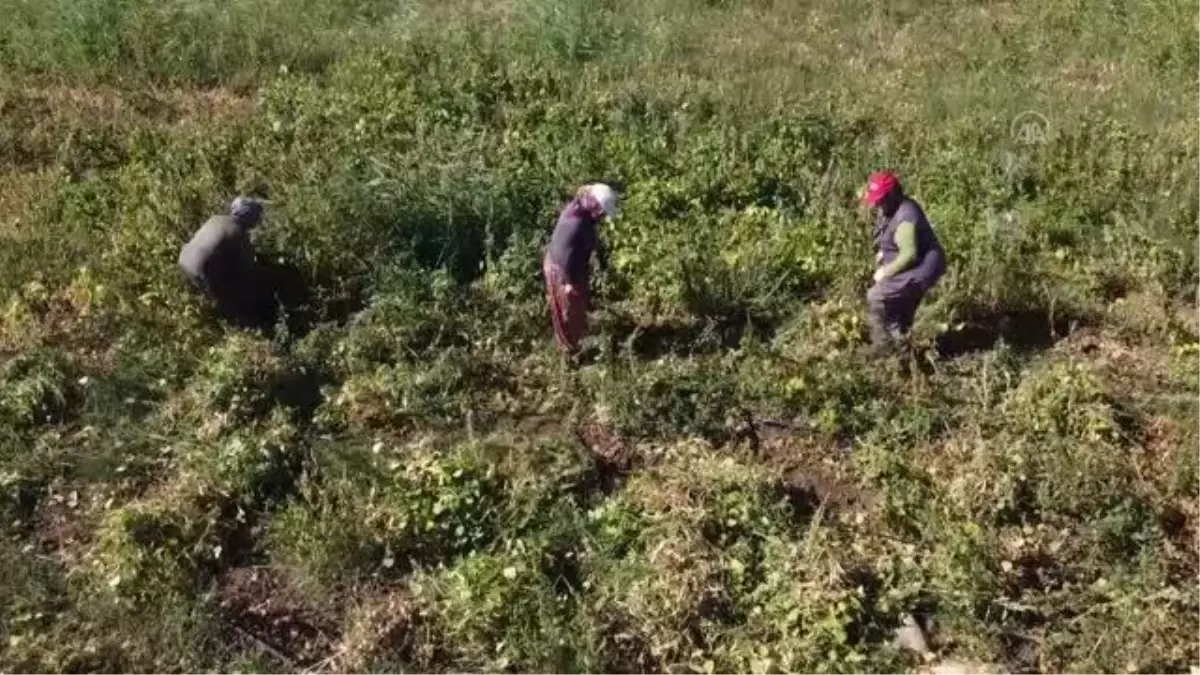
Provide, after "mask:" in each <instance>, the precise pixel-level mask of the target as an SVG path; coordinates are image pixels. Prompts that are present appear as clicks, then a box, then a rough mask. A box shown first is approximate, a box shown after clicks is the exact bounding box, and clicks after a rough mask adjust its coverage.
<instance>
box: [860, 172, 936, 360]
mask: <svg viewBox="0 0 1200 675" xmlns="http://www.w3.org/2000/svg"><path fill="white" fill-rule="evenodd" d="M863 202H865V203H866V204H867V206H870V207H872V208H874V209H875V211H876V220H875V233H874V239H875V241H874V246H875V283H874V285H872V286H871V289H870V290H869V291H867V306H868V311H869V315H868V321H869V324H870V330H871V344H872V348H873V350H874V351H876V352H883V351H886V350H888V349H890V348H892V347H894V346H896V343H897V342H898V341H899V340H902V339H904V338H906V337H907V335H908V332H909V330H910V329H911V328H912V324H913V318H914V316H915V315H916V313H917V306H918V305H919V304H921V299H922V298H923V297H924V296H925V293H926V292H928V291H929V289H930V288H933V286H934V285H935V284H936V283H937V282H938V280H940V279H941V277H942V274H944V273H945V271H946V254H945V251H944V250H943V249H942V245H941V243H940V242H939V241H938V238H937V235H935V234H934V232H933V227H932V226H930V224H929V220H928V219H927V218H926V217H925V212H924V211H923V210H922V209H921V206H920V205H919V204H917V202H916V201H914V200H913V199H912V198H910V197H908V196H907V195H905V194H904V190H903V188H902V187H901V186H900V181H899V180H898V179H897V178H896V175H895V174H894V173H892V172H890V171H881V172H876V173H873V174H871V176H870V177H869V178H868V181H867V188H866V192H865V194H864V195H863Z"/></svg>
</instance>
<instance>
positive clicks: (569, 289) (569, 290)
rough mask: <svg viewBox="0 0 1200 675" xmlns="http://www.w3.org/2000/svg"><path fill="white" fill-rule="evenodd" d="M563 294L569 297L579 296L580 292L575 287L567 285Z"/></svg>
mask: <svg viewBox="0 0 1200 675" xmlns="http://www.w3.org/2000/svg"><path fill="white" fill-rule="evenodd" d="M563 293H566V294H567V295H578V294H579V291H578V290H577V289H576V288H575V286H573V285H571V284H566V285H564V286H563Z"/></svg>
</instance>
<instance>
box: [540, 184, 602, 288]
mask: <svg viewBox="0 0 1200 675" xmlns="http://www.w3.org/2000/svg"><path fill="white" fill-rule="evenodd" d="M593 253H595V254H596V256H597V257H598V258H599V262H600V264H601V266H604V265H606V264H607V260H606V255H605V250H604V245H603V243H602V242H601V241H600V234H599V228H598V223H597V220H596V218H594V217H593V216H592V214H590V213H588V211H587V209H585V208H583V207H582V206H581V205H580V204H579V202H578V201H572V202H571V203H570V204H568V205H567V207H566V208H564V209H563V211H562V214H560V215H559V217H558V224H557V225H555V227H554V234H552V235H550V245H549V246H548V247H547V248H546V258H547V259H548V260H549V261H550V262H552V263H554V264H555V265H558V266H559V267H561V268H562V269H563V273H564V274H566V276H567V279H569V280H570V282H571V283H572V284H575V285H586V284H587V283H588V278H589V276H590V275H589V269H588V265H589V263H590V262H591V257H592V254H593Z"/></svg>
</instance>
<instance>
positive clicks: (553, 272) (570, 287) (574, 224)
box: [542, 183, 618, 359]
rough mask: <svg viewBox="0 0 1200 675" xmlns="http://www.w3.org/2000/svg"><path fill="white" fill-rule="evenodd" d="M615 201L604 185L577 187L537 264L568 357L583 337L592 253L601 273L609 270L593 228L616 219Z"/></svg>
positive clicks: (557, 334)
mask: <svg viewBox="0 0 1200 675" xmlns="http://www.w3.org/2000/svg"><path fill="white" fill-rule="evenodd" d="M617 201H618V197H617V193H616V191H615V190H613V189H612V188H611V187H609V186H608V185H605V184H604V183H594V184H592V185H585V186H584V187H582V188H580V189H579V191H578V192H576V193H575V198H574V199H572V200H571V202H570V203H569V204H567V206H566V207H565V208H564V209H563V211H562V213H561V214H560V215H559V218H558V224H557V225H556V226H555V228H554V234H553V235H551V237H550V245H549V247H547V249H546V257H545V259H544V261H543V263H542V271H543V273H544V274H545V277H546V298H547V300H548V301H549V303H550V316H551V319H552V321H553V323H554V338H555V340H556V341H557V342H558V346H559V348H560V349H561V350H562V351H563V353H564V354H565V355H566V356H568V357H569V358H572V359H573V358H574V357H575V356H577V355H578V353H579V343H580V341H581V340H583V337H584V335H585V334H586V333H587V311H588V305H589V297H590V289H589V276H590V274H589V272H590V270H589V265H590V263H591V258H592V254H593V253H595V254H596V258H597V261H598V262H599V263H600V267H601V269H605V268H607V266H608V256H607V255H606V252H605V247H604V244H603V242H601V240H600V234H599V231H598V226H599V224H600V221H601V220H603V219H605V218H614V217H616V213H617Z"/></svg>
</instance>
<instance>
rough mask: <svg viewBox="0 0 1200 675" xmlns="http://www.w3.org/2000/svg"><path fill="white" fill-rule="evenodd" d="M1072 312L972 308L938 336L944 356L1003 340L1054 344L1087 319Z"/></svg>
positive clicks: (1032, 347) (1034, 346) (1029, 347)
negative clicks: (952, 326) (960, 319)
mask: <svg viewBox="0 0 1200 675" xmlns="http://www.w3.org/2000/svg"><path fill="white" fill-rule="evenodd" d="M1083 322H1084V321H1083V318H1082V317H1079V316H1074V315H1071V314H1055V313H1053V312H1051V311H1050V310H1048V309H1045V308H1036V309H1023V310H988V309H974V310H971V311H968V312H967V313H966V315H965V317H964V319H963V320H962V322H961V325H960V327H958V328H955V329H953V330H948V331H946V332H944V333H942V334H941V335H938V336H937V338H935V341H934V342H935V350H936V352H937V355H938V356H939V357H941V358H954V357H956V356H962V355H964V354H969V353H972V352H981V351H987V350H989V349H992V348H993V347H995V346H996V345H997V344H999V343H1000V342H1001V341H1003V342H1004V344H1006V345H1008V346H1009V347H1011V348H1013V349H1015V350H1017V351H1036V350H1040V349H1047V348H1049V347H1052V346H1053V345H1054V344H1055V343H1057V342H1058V341H1059V340H1062V339H1063V338H1065V337H1067V336H1068V335H1070V334H1071V332H1072V331H1073V330H1075V329H1076V328H1077V327H1078V326H1079V325H1081V324H1082V323H1083Z"/></svg>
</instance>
